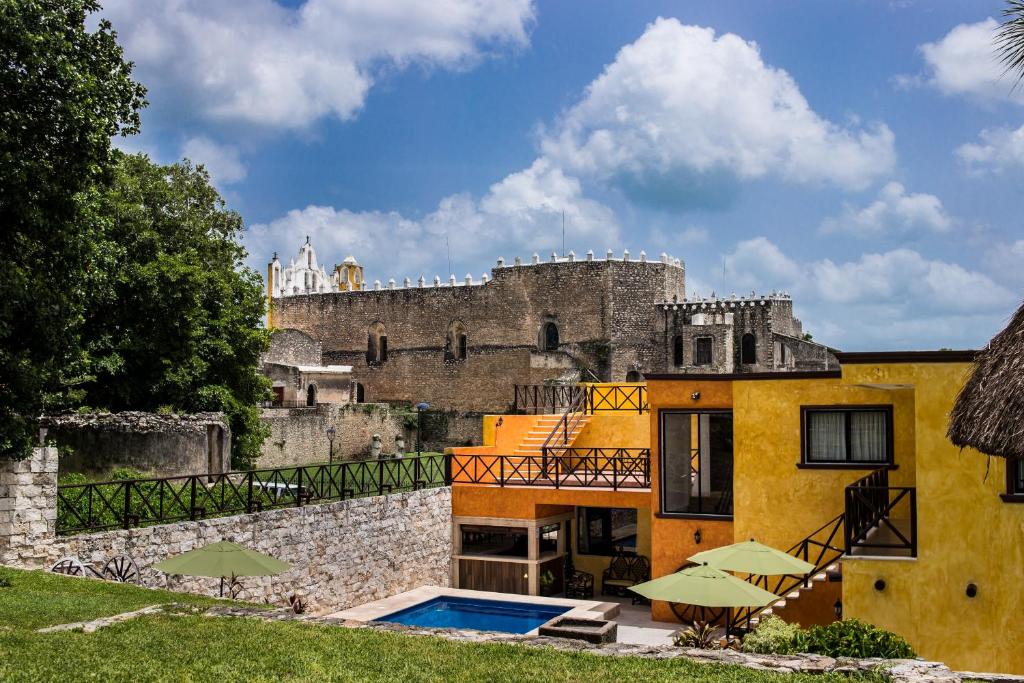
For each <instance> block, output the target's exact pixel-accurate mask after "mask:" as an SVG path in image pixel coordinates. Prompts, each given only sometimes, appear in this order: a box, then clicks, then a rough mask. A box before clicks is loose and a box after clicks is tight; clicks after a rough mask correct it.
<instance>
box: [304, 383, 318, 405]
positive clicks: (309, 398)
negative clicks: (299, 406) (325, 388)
mask: <svg viewBox="0 0 1024 683" xmlns="http://www.w3.org/2000/svg"><path fill="white" fill-rule="evenodd" d="M306 405H307V406H309V407H311V408H313V407H315V406H316V385H315V384H310V385H309V386H308V387H306Z"/></svg>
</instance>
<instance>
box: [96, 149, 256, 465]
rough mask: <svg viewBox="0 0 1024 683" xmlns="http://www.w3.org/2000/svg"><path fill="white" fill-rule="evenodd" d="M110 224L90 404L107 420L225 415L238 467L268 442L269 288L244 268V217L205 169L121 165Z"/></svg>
mask: <svg viewBox="0 0 1024 683" xmlns="http://www.w3.org/2000/svg"><path fill="white" fill-rule="evenodd" d="M99 213H100V214H101V215H102V217H103V219H104V222H105V223H106V225H107V227H106V239H105V242H104V247H103V253H102V257H101V259H100V262H101V264H102V266H101V267H102V269H103V270H104V271H105V272H106V274H107V275H106V279H105V282H104V286H103V287H102V288H100V289H98V290H97V291H96V292H95V293H94V296H93V301H92V302H91V304H90V306H89V309H88V311H87V314H86V323H85V327H84V332H85V335H86V338H87V339H88V340H90V347H89V348H90V360H91V367H92V377H91V378H90V379H89V380H88V381H87V382H86V383H85V384H83V388H84V390H85V392H86V397H85V402H86V403H87V404H88V405H90V406H94V407H103V408H108V409H110V410H126V409H133V410H149V411H154V410H161V409H168V408H169V409H171V410H175V411H184V412H195V411H206V410H216V411H224V412H225V413H227V415H228V418H229V421H230V425H231V430H232V437H233V439H232V443H233V449H232V450H233V456H234V458H233V459H234V462H235V465H236V466H245V465H248V464H251V462H252V461H253V460H254V459H255V457H256V456H258V455H259V449H260V445H261V444H262V443H263V439H264V438H265V436H266V434H267V432H268V431H269V430H268V428H267V427H266V425H264V424H263V423H262V422H261V421H260V411H259V409H258V407H257V403H258V402H259V401H262V400H265V399H267V398H268V397H269V382H267V380H266V379H265V378H263V377H262V376H261V375H260V374H259V372H258V369H259V356H260V354H261V353H262V352H263V351H265V350H266V349H267V345H268V339H269V336H268V333H267V331H266V330H264V329H262V328H261V320H262V317H263V314H264V309H265V299H264V297H263V288H262V281H261V280H260V277H259V275H258V274H257V273H256V272H255V271H254V270H252V269H251V268H247V267H245V266H244V263H243V262H244V259H245V256H246V253H245V250H244V249H243V248H242V246H241V245H240V242H239V240H240V238H241V235H242V230H243V225H242V219H241V217H240V216H239V215H238V214H237V213H235V212H234V211H230V210H228V209H227V208H226V207H225V204H224V201H223V199H221V197H220V195H219V194H218V193H217V190H216V189H215V188H214V187H213V186H212V185H211V184H210V179H209V176H208V175H207V173H206V171H205V170H203V168H202V167H198V168H197V167H194V166H192V165H191V164H190V163H189V162H188V161H184V162H182V163H178V164H173V165H170V166H160V165H157V164H154V163H152V162H151V161H150V160H149V159H148V158H147V157H145V156H144V155H119V163H118V165H117V168H116V171H115V174H114V178H113V182H112V183H111V186H110V188H109V189H108V190H107V191H106V192H105V193H104V195H103V197H102V198H101V200H100V204H99Z"/></svg>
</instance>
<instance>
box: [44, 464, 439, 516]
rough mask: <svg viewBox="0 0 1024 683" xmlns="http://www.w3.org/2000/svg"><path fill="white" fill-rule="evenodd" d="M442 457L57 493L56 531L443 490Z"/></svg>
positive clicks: (97, 485) (101, 485) (66, 488)
mask: <svg viewBox="0 0 1024 683" xmlns="http://www.w3.org/2000/svg"><path fill="white" fill-rule="evenodd" d="M447 467H448V465H447V460H446V458H445V456H440V455H424V456H407V457H404V458H396V459H382V460H363V461H354V462H342V463H334V464H331V465H307V466H304V467H289V468H277V469H266V470H247V471H240V472H226V473H223V474H202V475H190V476H181V477H160V478H148V479H123V480H119V481H105V482H92V483H87V484H61V485H58V487H57V533H59V534H69V533H76V532H84V531H101V530H105V529H130V528H132V527H137V526H148V525H152V524H166V523H169V522H178V521H182V520H195V519H204V518H207V517H217V516H222V515H233V514H243V513H249V512H258V511H261V510H269V509H274V508H283V507H301V506H303V505H310V504H315V503H325V502H329V501H335V500H347V499H349V498H362V497H367V496H379V495H384V494H388V493H399V492H402V491H414V490H418V489H422V488H430V487H433V486H443V485H445V484H446V482H448V481H449V480H450V477H449V476H448V471H447Z"/></svg>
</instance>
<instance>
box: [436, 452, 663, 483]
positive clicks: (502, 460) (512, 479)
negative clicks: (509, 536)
mask: <svg viewBox="0 0 1024 683" xmlns="http://www.w3.org/2000/svg"><path fill="white" fill-rule="evenodd" d="M451 481H452V483H453V484H494V485H496V486H548V487H552V488H610V489H614V490H619V489H625V488H629V489H646V488H650V487H651V451H650V449H648V448H552V449H550V451H549V455H548V457H546V458H545V457H544V456H543V455H490V454H469V455H453V456H451Z"/></svg>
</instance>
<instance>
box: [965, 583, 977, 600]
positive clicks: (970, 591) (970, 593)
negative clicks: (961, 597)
mask: <svg viewBox="0 0 1024 683" xmlns="http://www.w3.org/2000/svg"><path fill="white" fill-rule="evenodd" d="M976 595H978V586H977V584H973V583H969V584H967V597H969V598H973V597H975V596H976Z"/></svg>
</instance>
